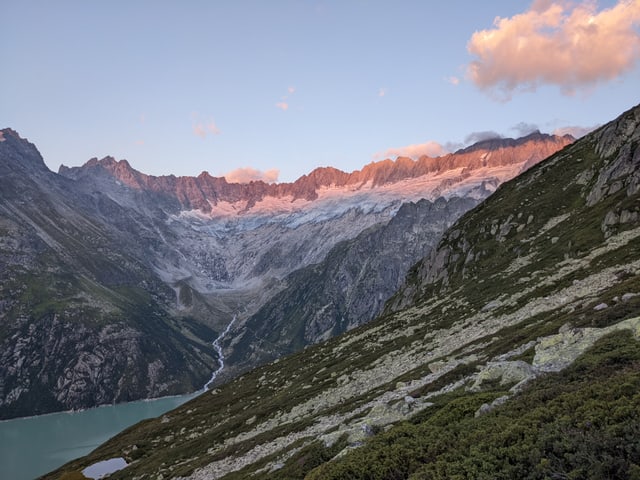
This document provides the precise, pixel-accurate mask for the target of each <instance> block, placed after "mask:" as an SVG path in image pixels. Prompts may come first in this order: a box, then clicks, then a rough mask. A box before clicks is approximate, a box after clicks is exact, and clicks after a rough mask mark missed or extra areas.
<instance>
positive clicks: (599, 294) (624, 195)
mask: <svg viewBox="0 0 640 480" xmlns="http://www.w3.org/2000/svg"><path fill="white" fill-rule="evenodd" d="M639 144H640V107H635V108H633V109H631V110H629V111H627V112H625V113H624V114H622V115H621V116H620V117H619V118H617V119H615V120H614V121H612V122H610V123H609V124H606V125H604V126H603V127H601V128H600V129H598V130H596V131H594V132H593V133H592V134H589V135H587V136H586V137H584V138H582V139H580V140H579V141H576V142H575V143H573V144H571V145H570V146H568V147H566V148H564V149H563V150H561V151H559V152H557V153H556V154H554V155H552V156H551V157H549V158H548V159H547V160H545V161H544V162H541V163H540V164H538V165H536V166H534V167H532V168H531V169H529V170H527V171H526V172H524V173H523V174H521V175H520V176H518V177H517V178H515V179H514V180H512V181H509V182H506V183H504V184H503V185H502V186H500V187H499V188H498V189H497V190H496V192H495V193H494V194H493V195H491V196H490V197H489V198H488V199H487V200H485V201H484V202H482V203H480V204H479V205H478V206H477V207H475V208H473V209H471V210H470V211H468V212H467V213H465V214H464V215H462V216H461V217H460V219H459V220H458V221H457V222H455V224H454V225H453V226H452V227H451V228H449V229H448V230H446V232H445V233H444V235H443V236H442V237H441V238H440V240H439V241H438V243H437V246H436V247H435V248H434V249H433V250H432V251H431V252H430V253H429V254H427V255H426V256H425V257H424V258H423V259H422V260H421V261H419V262H417V263H416V264H415V265H414V266H413V267H412V268H411V269H410V271H409V273H408V276H407V277H406V281H405V283H404V284H403V286H402V287H401V288H400V289H399V290H398V291H397V293H396V294H395V295H393V296H392V298H391V299H390V300H389V301H388V302H387V303H386V304H385V308H384V311H383V313H382V315H380V316H378V317H377V318H376V319H374V320H372V321H371V322H369V323H366V324H364V325H361V326H359V327H356V328H354V329H352V330H350V331H348V332H346V333H345V334H343V335H340V336H337V337H333V338H330V339H328V340H327V341H324V342H322V343H319V344H317V345H313V346H310V347H307V348H306V349H304V350H303V351H299V352H297V353H293V354H292V355H289V356H287V357H285V358H282V359H277V360H275V361H272V362H271V363H268V364H266V365H263V366H262V367H258V368H256V369H253V370H251V371H250V372H247V373H245V374H243V375H242V376H240V377H238V378H236V379H233V380H231V381H229V382H228V383H225V384H224V385H220V386H218V387H216V388H214V389H212V390H211V391H209V392H206V393H204V394H203V395H201V396H199V397H197V398H195V399H194V400H192V401H190V402H188V403H186V404H185V405H183V406H182V407H180V408H178V409H176V410H174V411H172V412H169V413H168V414H166V415H165V416H164V417H163V418H162V419H155V420H150V421H147V422H143V423H141V424H139V425H138V426H136V427H134V428H132V429H129V430H128V431H126V432H123V433H122V434H120V435H118V436H116V437H115V438H114V439H112V440H110V441H109V442H106V443H105V444H104V445H102V446H101V447H100V448H98V449H97V450H95V451H94V452H92V453H91V454H90V455H89V456H87V457H84V458H82V459H79V460H77V461H75V462H70V463H69V464H67V465H66V466H64V467H62V468H61V469H59V470H58V471H56V472H53V473H52V474H51V475H50V476H47V477H45V478H64V475H72V474H73V473H72V472H78V471H79V470H81V469H82V468H84V467H86V466H87V465H91V464H92V463H95V462H97V461H101V460H105V459H109V458H117V457H122V458H124V459H125V460H126V462H127V464H128V466H127V467H126V468H125V469H124V470H120V471H118V472H115V473H113V474H112V475H111V477H110V478H114V479H117V478H139V479H142V478H158V476H162V477H163V478H181V479H187V478H189V479H193V480H199V479H216V478H225V479H227V480H229V479H236V478H237V479H240V478H255V476H256V475H257V476H259V477H260V478H266V479H268V478H273V479H276V478H277V479H280V478H308V479H316V478H317V479H320V478H322V479H331V478H335V479H341V478H380V479H383V478H412V479H418V478H450V477H451V476H456V475H461V476H463V477H464V478H467V477H469V476H478V477H484V476H491V475H495V472H502V473H501V475H504V478H509V477H516V478H546V477H549V476H551V475H561V476H566V477H571V476H576V477H579V478H602V477H603V476H613V477H616V478H628V477H630V476H632V475H634V474H635V473H634V472H636V471H638V470H637V469H638V468H640V451H639V450H638V449H637V442H634V441H633V439H634V438H635V432H637V431H638V428H640V425H639V424H638V419H637V415H636V414H635V412H636V409H637V407H638V398H639V397H638V393H637V392H638V387H639V386H640V377H639V376H638V371H639V369H638V366H639V365H640V363H639V362H640V342H638V339H639V338H640V323H639V322H640V317H639V314H640V303H639V302H640V280H639V279H640V276H639V275H640V250H639V248H640V247H639V246H640V243H639V242H638V241H637V240H638V237H639V236H640V227H639V225H638V221H639V219H640V204H639V203H638V195H639V194H640V181H639V177H638V174H639V172H640V168H638V166H639V165H640V163H639V162H640V149H639V148H638V147H639ZM70 478H71V477H70ZM500 478H502V477H500Z"/></svg>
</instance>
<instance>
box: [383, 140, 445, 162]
mask: <svg viewBox="0 0 640 480" xmlns="http://www.w3.org/2000/svg"><path fill="white" fill-rule="evenodd" d="M447 153H449V152H448V151H447V149H446V148H444V147H443V146H442V145H441V144H439V143H438V142H434V141H429V142H426V143H420V144H414V145H407V146H405V147H398V148H389V149H388V150H385V151H384V152H378V153H376V154H374V155H373V158H374V159H377V160H379V159H383V158H394V157H410V158H413V159H414V160H416V159H418V158H420V157H421V156H423V155H427V156H429V157H440V156H442V155H445V154H447Z"/></svg>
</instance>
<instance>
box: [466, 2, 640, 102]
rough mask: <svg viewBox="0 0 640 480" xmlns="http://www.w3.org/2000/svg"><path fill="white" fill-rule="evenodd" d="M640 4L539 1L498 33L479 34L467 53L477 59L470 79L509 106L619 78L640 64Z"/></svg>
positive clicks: (502, 22) (503, 21) (498, 25)
mask: <svg viewBox="0 0 640 480" xmlns="http://www.w3.org/2000/svg"><path fill="white" fill-rule="evenodd" d="M639 26H640V1H638V0H620V1H618V3H617V4H616V5H615V6H613V7H612V8H608V9H602V10H598V7H597V2H595V1H583V2H580V3H576V2H570V1H566V0H557V1H551V0H537V1H535V2H534V3H533V4H532V6H531V8H530V9H529V10H528V11H526V12H524V13H521V14H518V15H514V16H513V17H511V18H500V17H497V18H496V19H495V21H494V28H492V29H489V30H482V31H479V32H475V33H474V34H473V36H472V37H471V39H470V40H469V43H468V45H467V49H468V51H469V53H471V54H472V55H473V56H475V57H476V60H474V61H473V62H471V63H470V64H469V66H468V70H467V75H468V77H469V78H470V79H471V80H472V81H473V82H474V83H475V84H476V85H477V86H478V87H480V88H481V89H484V90H487V91H489V92H491V93H498V94H499V96H500V97H501V98H502V99H504V100H508V99H509V98H510V97H511V95H512V94H513V93H514V92H516V91H532V90H535V89H536V88H537V87H538V86H540V85H545V84H549V85H557V86H559V87H560V88H561V91H562V92H563V93H564V94H568V95H570V94H573V93H574V92H575V91H577V90H579V89H586V90H588V89H589V88H592V87H593V86H594V85H596V84H598V83H602V82H607V81H610V80H613V79H615V78H617V77H620V76H621V75H623V74H624V73H625V72H627V71H629V70H630V69H632V68H633V67H634V66H635V65H636V63H637V62H638V61H639V60H640V33H639V30H638V27H639Z"/></svg>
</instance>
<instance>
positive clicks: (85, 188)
mask: <svg viewBox="0 0 640 480" xmlns="http://www.w3.org/2000/svg"><path fill="white" fill-rule="evenodd" d="M572 141H573V139H572V138H571V137H568V136H567V137H555V136H549V135H544V134H540V133H539V132H536V133H533V134H531V135H529V136H527V137H523V138H521V139H517V140H513V139H500V140H492V141H487V142H481V143H479V144H476V145H474V146H472V147H469V148H467V149H463V150H460V151H458V152H456V153H454V154H449V155H446V156H443V157H439V158H429V157H422V158H420V159H419V160H417V161H413V160H411V159H408V158H398V159H397V160H396V161H391V160H385V161H382V162H376V163H372V164H369V165H367V166H365V167H364V168H363V169H362V170H361V171H356V172H352V173H345V172H341V171H339V170H337V169H334V168H319V169H316V170H314V171H313V172H311V173H310V174H309V175H306V176H303V177H301V178H300V179H298V180H297V181H296V182H293V183H289V184H266V183H263V182H251V183H249V184H234V183H227V181H226V180H225V179H224V178H215V177H211V176H210V175H208V174H207V173H206V172H203V173H202V174H201V175H199V176H198V177H174V176H166V177H153V176H149V175H145V174H143V173H140V172H138V171H136V170H134V169H133V168H132V167H131V165H130V164H129V163H128V162H127V161H125V160H121V161H116V160H114V159H113V158H110V157H106V158H103V159H102V160H97V159H92V160H90V161H88V162H87V163H86V164H85V165H83V166H82V167H74V168H67V167H65V166H61V167H60V170H59V173H57V174H56V173H53V172H51V171H49V170H48V168H46V166H45V164H44V162H43V159H42V157H41V155H40V153H39V152H38V150H37V148H36V147H35V146H34V145H33V144H31V143H29V142H28V141H27V140H25V139H23V138H21V137H20V136H19V135H18V134H17V133H16V132H15V131H12V130H10V129H5V130H2V131H1V136H0V234H1V235H0V266H1V270H2V272H3V274H2V276H1V277H0V298H2V301H1V302H0V342H1V344H2V349H1V353H0V418H11V417H16V416H25V415H34V414H40V413H46V412H51V411H57V410H68V409H77V408H86V407H92V406H96V405H100V404H109V403H113V402H121V401H129V400H134V399H139V398H151V397H157V396H161V395H172V394H178V393H185V392H190V391H196V390H198V389H200V388H202V386H203V385H204V384H205V383H207V381H208V380H210V377H211V372H213V371H215V370H216V369H217V368H218V366H219V365H220V364H221V362H222V359H221V358H219V355H220V353H222V352H224V355H226V357H227V362H225V368H224V370H223V371H222V372H221V374H220V375H219V378H217V379H214V380H215V382H217V383H221V382H222V381H224V380H227V379H229V378H232V377H234V376H236V375H238V374H240V373H242V372H244V371H247V370H249V369H250V368H252V367H255V366H256V365H260V364H262V363H265V362H268V361H271V360H273V359H275V358H278V357H280V356H281V355H284V354H287V353H291V352H294V351H296V350H299V349H301V348H303V347H305V346H306V345H309V344H312V343H316V342H318V341H320V340H323V339H327V338H330V337H331V336H333V335H336V334H339V333H341V332H344V331H346V330H349V329H352V328H354V327H356V326H358V325H360V324H362V323H365V322H367V321H369V320H371V319H372V318H374V317H375V316H376V315H377V314H378V313H379V312H380V311H381V310H382V308H383V305H384V302H385V301H386V300H387V298H388V297H389V296H391V295H392V294H393V293H394V292H395V291H396V290H397V288H398V287H399V286H400V285H401V284H402V282H403V279H404V276H405V274H406V272H407V270H408V269H409V268H410V267H411V265H412V264H414V263H415V262H416V261H417V260H419V259H420V258H422V257H423V256H424V255H426V254H427V253H428V252H429V250H430V249H431V248H432V246H433V245H435V243H436V242H437V240H438V239H439V237H440V235H441V234H442V232H444V230H445V229H446V228H447V227H448V226H449V225H451V223H452V222H453V221H454V220H455V219H456V218H458V217H459V216H460V215H461V214H463V213H464V212H465V211H467V210H468V209H470V208H471V207H473V206H474V205H475V204H477V202H478V201H480V200H481V199H483V198H486V197H487V196H488V195H489V194H491V193H492V192H493V191H494V190H495V189H496V188H497V186H498V185H499V184H500V183H502V182H503V181H505V180H507V179H510V178H512V177H513V176H515V175H517V174H518V173H520V172H521V171H523V170H525V169H526V168H528V167H530V166H531V165H533V164H535V163H536V162H538V161H540V160H541V159H543V158H544V157H546V156H548V155H549V154H551V153H553V152H555V151H557V150H558V149H560V148H562V147H563V146H565V145H567V144H569V143H570V142H572ZM372 252H375V253H376V254H375V255H371V253H372ZM234 318H235V319H236V321H234V322H233V325H231V323H232V321H233V319H234ZM226 330H228V334H227V335H225V337H224V339H220V340H219V343H220V344H221V345H222V347H223V349H222V350H220V351H219V350H217V349H216V348H214V347H213V346H212V341H213V340H214V339H216V338H217V337H218V336H219V335H220V334H221V332H223V331H226ZM215 382H214V383H215Z"/></svg>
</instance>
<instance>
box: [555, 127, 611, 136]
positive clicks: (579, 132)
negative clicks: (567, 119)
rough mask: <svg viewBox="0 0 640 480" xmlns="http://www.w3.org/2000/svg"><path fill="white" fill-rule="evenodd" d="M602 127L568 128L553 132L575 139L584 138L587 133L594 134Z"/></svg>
mask: <svg viewBox="0 0 640 480" xmlns="http://www.w3.org/2000/svg"><path fill="white" fill-rule="evenodd" d="M599 126H600V125H595V126H593V127H579V126H567V127H560V128H556V129H555V130H554V131H553V134H554V135H558V136H563V135H571V136H572V137H573V138H580V137H584V136H585V135H586V134H587V133H590V132H593V131H594V130H595V129H596V128H598V127H599Z"/></svg>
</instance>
